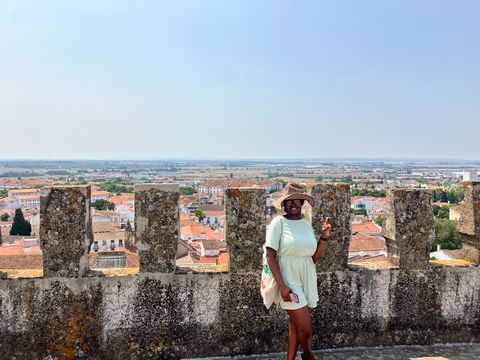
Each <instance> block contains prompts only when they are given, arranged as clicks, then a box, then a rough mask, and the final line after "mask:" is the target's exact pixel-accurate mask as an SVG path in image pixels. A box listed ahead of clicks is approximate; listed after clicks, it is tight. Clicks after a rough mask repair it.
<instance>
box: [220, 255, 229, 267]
mask: <svg viewBox="0 0 480 360" xmlns="http://www.w3.org/2000/svg"><path fill="white" fill-rule="evenodd" d="M229 263H230V255H229V254H228V253H227V252H222V253H220V255H218V265H228V264H229Z"/></svg>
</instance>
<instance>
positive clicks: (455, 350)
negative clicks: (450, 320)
mask: <svg viewBox="0 0 480 360" xmlns="http://www.w3.org/2000/svg"><path fill="white" fill-rule="evenodd" d="M285 358H286V354H285V353H279V354H269V355H252V356H236V357H215V358H203V360H207V359H208V360H224V359H231V360H233V359H236V360H254V359H259V360H260V359H261V360H284V359H285ZM298 359H300V356H298ZM315 359H316V360H373V359H375V360H474V359H480V344H448V345H432V346H395V347H377V348H355V349H353V348H348V349H333V350H320V351H315Z"/></svg>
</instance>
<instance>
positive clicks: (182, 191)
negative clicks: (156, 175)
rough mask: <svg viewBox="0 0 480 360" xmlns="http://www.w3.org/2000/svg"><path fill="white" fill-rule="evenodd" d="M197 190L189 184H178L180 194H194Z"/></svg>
mask: <svg viewBox="0 0 480 360" xmlns="http://www.w3.org/2000/svg"><path fill="white" fill-rule="evenodd" d="M196 192H197V190H195V189H194V188H193V187H190V186H180V195H192V194H195V193H196Z"/></svg>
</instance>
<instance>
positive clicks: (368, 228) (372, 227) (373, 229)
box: [352, 222, 381, 233]
mask: <svg viewBox="0 0 480 360" xmlns="http://www.w3.org/2000/svg"><path fill="white" fill-rule="evenodd" d="M380 231H381V228H380V226H378V225H377V224H375V223H372V222H365V223H361V224H352V233H356V232H367V233H380Z"/></svg>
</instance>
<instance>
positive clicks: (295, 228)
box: [265, 216, 318, 310]
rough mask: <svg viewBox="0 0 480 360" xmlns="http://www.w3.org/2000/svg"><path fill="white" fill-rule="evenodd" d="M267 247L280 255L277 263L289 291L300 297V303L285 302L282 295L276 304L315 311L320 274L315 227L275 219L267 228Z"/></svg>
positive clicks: (278, 297) (287, 307) (303, 223)
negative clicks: (316, 257) (315, 262)
mask: <svg viewBox="0 0 480 360" xmlns="http://www.w3.org/2000/svg"><path fill="white" fill-rule="evenodd" d="M265 245H266V246H267V247H269V248H272V249H274V250H276V251H277V261H278V263H279V265H280V271H281V272H282V277H283V280H284V281H285V283H286V284H287V286H288V287H290V288H291V289H292V291H293V292H294V293H295V294H297V295H298V299H299V302H298V303H293V302H285V301H283V299H282V298H281V296H280V294H279V295H278V296H277V299H276V300H275V302H276V303H278V304H279V305H280V306H281V307H282V308H283V309H286V310H296V309H300V308H302V307H304V306H307V305H308V307H310V308H314V307H316V306H317V302H318V290H317V274H316V271H315V264H314V263H313V260H312V256H313V254H314V253H315V251H316V249H317V241H316V239H315V234H314V232H313V228H312V225H311V224H309V223H308V222H307V221H305V220H303V219H302V220H288V219H286V218H284V217H283V216H277V217H275V218H274V219H273V220H272V222H271V223H270V225H268V228H267V238H266V242H265Z"/></svg>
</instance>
